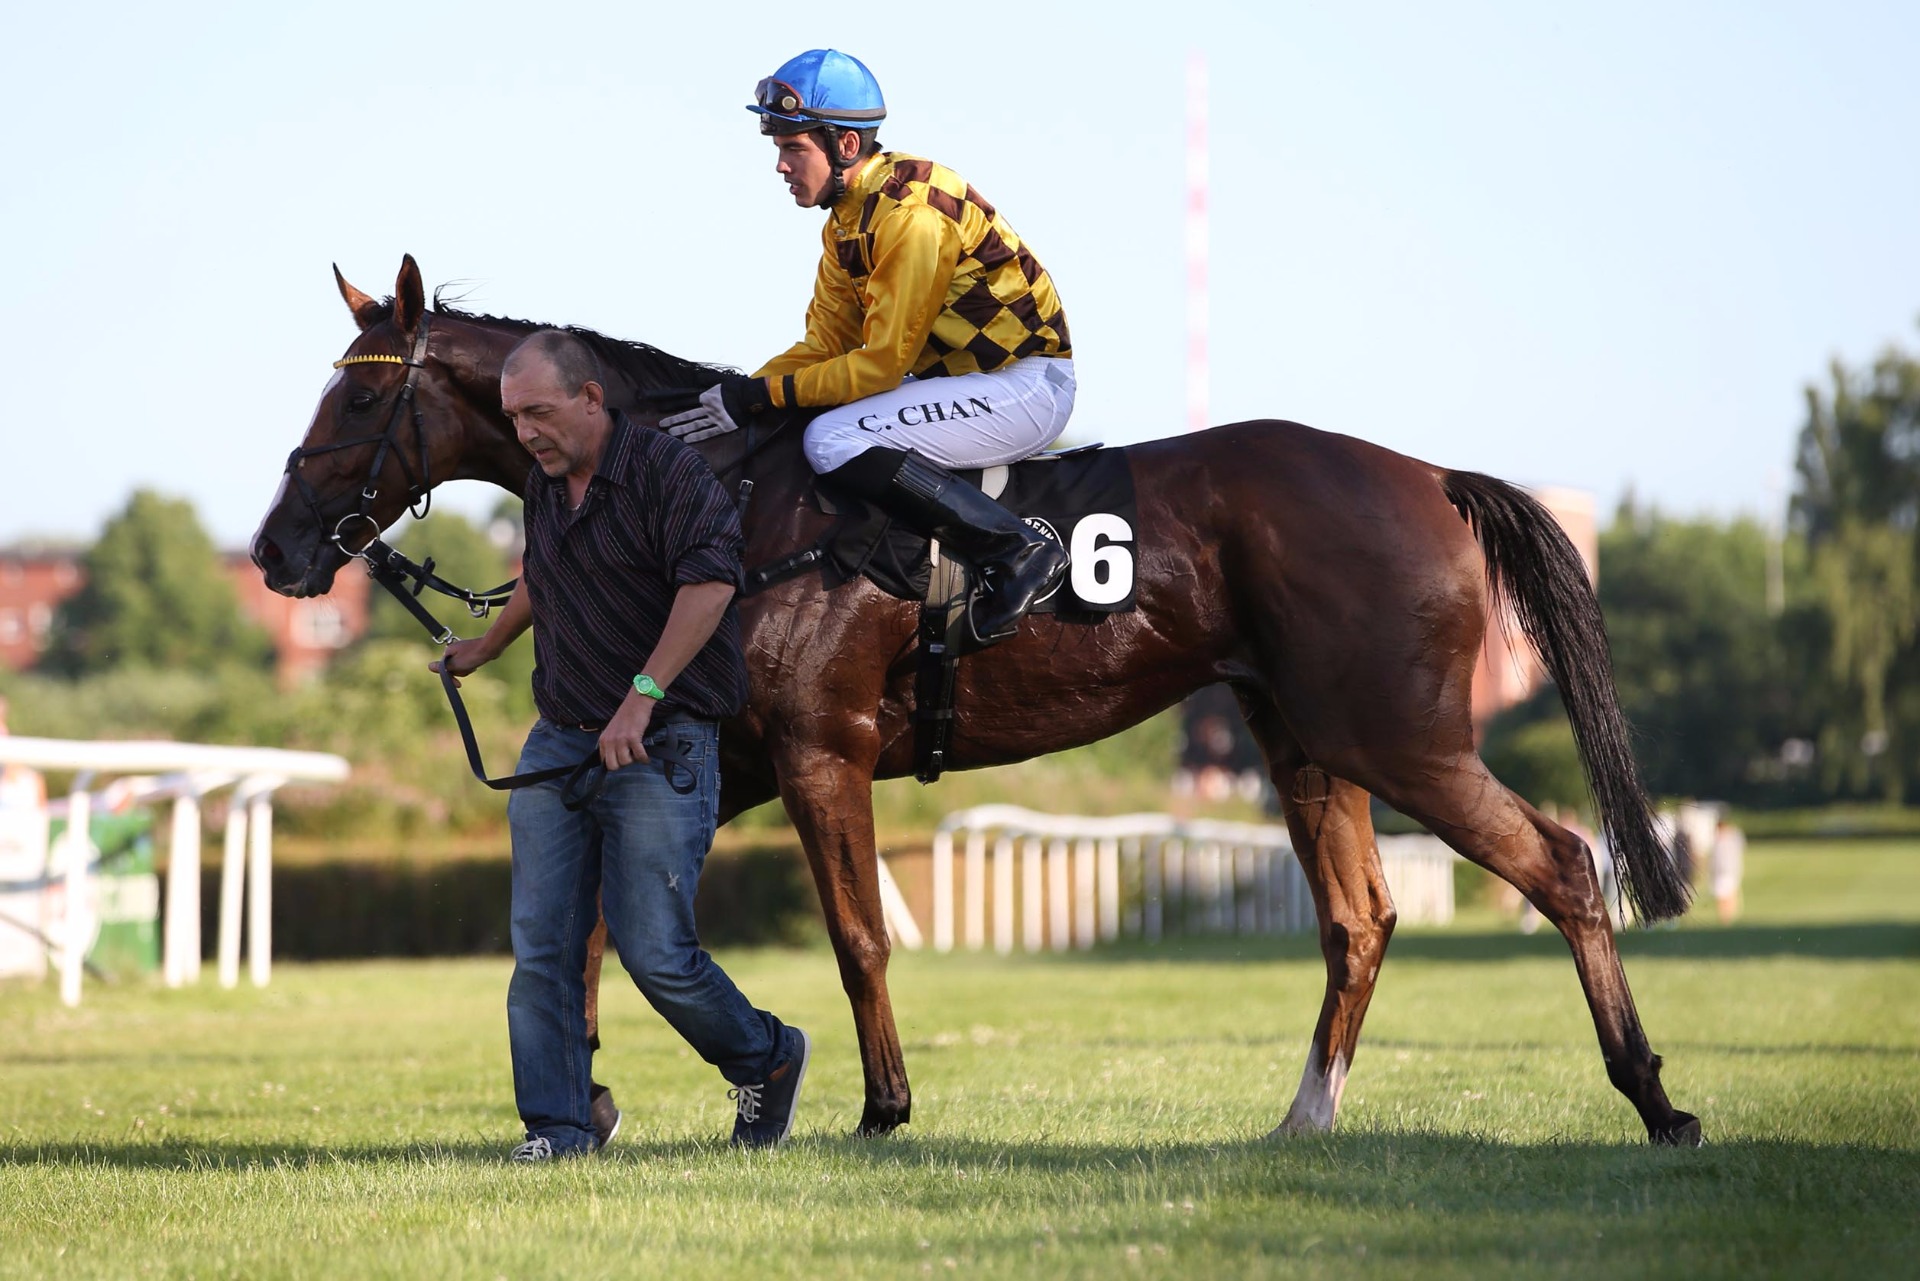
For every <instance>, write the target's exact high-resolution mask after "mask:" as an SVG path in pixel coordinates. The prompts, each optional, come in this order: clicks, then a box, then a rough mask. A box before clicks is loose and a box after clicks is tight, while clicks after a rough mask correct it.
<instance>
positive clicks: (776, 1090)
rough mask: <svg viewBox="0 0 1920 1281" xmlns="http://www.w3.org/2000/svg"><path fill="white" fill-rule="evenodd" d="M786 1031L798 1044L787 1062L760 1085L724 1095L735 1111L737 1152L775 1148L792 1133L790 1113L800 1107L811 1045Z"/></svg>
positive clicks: (798, 1032) (797, 1031)
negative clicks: (748, 1149) (742, 1149)
mask: <svg viewBox="0 0 1920 1281" xmlns="http://www.w3.org/2000/svg"><path fill="white" fill-rule="evenodd" d="M787 1031H788V1033H790V1034H791V1035H792V1037H793V1039H794V1040H795V1041H797V1042H798V1043H799V1044H798V1045H796V1046H795V1047H794V1049H793V1052H792V1053H790V1054H789V1055H788V1056H787V1061H786V1062H785V1063H782V1064H781V1065H780V1066H779V1068H777V1069H776V1070H775V1071H774V1074H773V1075H772V1076H770V1077H768V1078H767V1079H766V1080H764V1081H762V1082H761V1083H760V1084H758V1085H738V1086H735V1087H734V1088H733V1089H731V1090H728V1091H727V1097H728V1098H730V1099H732V1100H733V1101H734V1105H735V1107H736V1108H737V1109H738V1111H739V1116H738V1117H737V1118H735V1120H734V1123H733V1146H735V1147H737V1148H771V1147H777V1146H779V1145H780V1144H781V1143H784V1142H786V1138H787V1135H788V1133H789V1132H791V1131H792V1129H793V1113H794V1109H795V1108H797V1107H798V1106H799V1104H800V1087H801V1086H802V1085H803V1084H805V1082H806V1079H807V1060H808V1059H809V1058H810V1057H812V1055H813V1042H811V1041H809V1040H808V1039H807V1034H806V1033H805V1032H802V1031H801V1030H800V1029H799V1028H797V1027H790V1028H788V1029H787Z"/></svg>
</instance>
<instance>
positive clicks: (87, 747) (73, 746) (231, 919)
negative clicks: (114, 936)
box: [0, 736, 349, 1005]
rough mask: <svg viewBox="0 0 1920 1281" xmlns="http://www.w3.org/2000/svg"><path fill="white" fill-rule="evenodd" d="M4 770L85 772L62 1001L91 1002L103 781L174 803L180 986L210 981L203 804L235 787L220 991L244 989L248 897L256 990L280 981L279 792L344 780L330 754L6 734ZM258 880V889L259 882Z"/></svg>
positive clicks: (63, 854)
mask: <svg viewBox="0 0 1920 1281" xmlns="http://www.w3.org/2000/svg"><path fill="white" fill-rule="evenodd" d="M0 764H9V765H24V766H28V767H31V768H34V769H53V770H74V771H77V772H76V774H75V777H74V780H73V790H72V792H71V794H70V795H69V797H68V799H67V835H66V836H65V838H64V839H63V843H62V848H61V849H60V850H58V851H53V852H52V853H53V854H55V855H56V856H57V858H56V860H55V861H57V863H58V865H59V866H60V868H61V870H62V873H63V880H64V887H65V903H66V905H67V916H66V919H65V920H64V921H63V922H61V925H60V929H59V931H58V939H59V960H58V965H59V970H60V999H61V1000H62V1001H64V1002H65V1003H66V1004H68V1005H78V1004H79V1003H80V979H81V975H82V973H83V971H84V966H83V961H84V958H85V956H86V948H87V942H88V940H89V939H90V938H91V937H92V933H93V931H92V927H91V922H90V921H89V920H87V919H86V916H87V912H88V908H87V904H89V903H91V902H92V898H91V896H90V894H89V890H90V888H91V887H90V886H89V884H88V879H89V877H90V876H91V868H90V867H89V862H90V858H89V850H90V848H91V847H90V844H89V842H88V840H87V831H88V820H89V816H90V814H91V811H92V807H93V803H94V795H93V793H92V791H90V789H91V788H92V787H93V784H94V780H95V778H96V777H97V776H99V775H102V774H111V775H122V776H125V775H134V776H139V777H134V778H129V779H126V780H125V782H124V784H123V786H124V787H125V788H126V789H128V790H130V792H131V798H132V799H137V800H142V801H159V800H171V801H172V802H173V812H172V826H171V829H170V831H171V847H172V848H171V850H170V852H169V855H168V867H167V897H166V904H165V907H164V909H163V911H164V921H163V924H162V927H161V947H162V951H161V966H160V969H161V974H162V976H163V978H164V979H165V982H166V985H167V986H168V987H180V986H182V985H184V984H186V983H191V982H196V981H198V979H199V977H200V802H201V800H202V799H203V798H204V797H206V796H207V794H208V793H210V792H214V791H218V790H219V789H221V788H223V787H232V788H233V789H234V791H233V796H232V798H231V803H230V804H229V806H228V808H227V826H226V831H225V849H224V861H223V863H222V866H221V875H220V943H219V963H220V985H221V986H222V987H234V986H236V985H237V984H238V983H239V981H240V901H241V892H242V888H243V886H245V887H246V888H247V889H248V890H250V893H249V895H248V898H247V924H248V938H247V966H248V971H249V974H250V976H251V978H252V980H253V984H254V986H255V987H265V986H266V985H267V980H268V978H269V977H270V975H271V973H272V965H273V943H272V938H271V930H272V925H273V897H272V895H273V879H272V878H273V793H274V791H275V790H276V789H277V788H279V787H280V786H282V785H283V784H285V783H289V782H296V781H297V782H315V783H337V782H339V781H341V780H342V779H344V778H346V777H347V774H348V769H349V767H348V765H347V762H346V761H345V760H343V759H342V758H341V757H338V756H332V755H329V754H327V753H324V752H289V751H283V750H281V749H279V748H271V747H220V746H211V745H207V744H202V743H163V742H127V743H116V742H93V741H70V740H66V739H55V738H13V737H7V736H0ZM249 882H250V884H249Z"/></svg>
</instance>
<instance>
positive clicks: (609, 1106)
mask: <svg viewBox="0 0 1920 1281" xmlns="http://www.w3.org/2000/svg"><path fill="white" fill-rule="evenodd" d="M587 1098H588V1100H589V1103H588V1113H587V1115H588V1118H589V1119H590V1121H591V1123H592V1125H593V1136H594V1138H595V1139H597V1140H599V1146H600V1147H603V1148H604V1147H605V1146H607V1144H609V1143H611V1142H613V1136H614V1135H616V1134H618V1133H619V1132H620V1109H619V1108H618V1107H615V1106H614V1102H613V1091H612V1090H609V1089H608V1088H607V1087H606V1086H604V1085H602V1084H600V1082H598V1081H595V1082H593V1084H592V1085H591V1086H590V1087H589V1089H588V1091H587Z"/></svg>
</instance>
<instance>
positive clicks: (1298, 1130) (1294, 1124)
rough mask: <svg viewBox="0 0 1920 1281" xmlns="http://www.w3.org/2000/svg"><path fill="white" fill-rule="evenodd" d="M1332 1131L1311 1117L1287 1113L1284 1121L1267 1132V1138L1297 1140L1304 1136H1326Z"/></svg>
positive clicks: (1329, 1126) (1328, 1126) (1329, 1127)
mask: <svg viewBox="0 0 1920 1281" xmlns="http://www.w3.org/2000/svg"><path fill="white" fill-rule="evenodd" d="M1332 1129H1333V1127H1332V1126H1331V1125H1321V1124H1319V1123H1317V1122H1316V1121H1314V1120H1313V1119H1312V1118H1311V1117H1298V1116H1295V1115H1293V1114H1292V1113H1291V1112H1289V1113H1288V1114H1287V1119H1286V1120H1284V1121H1282V1122H1281V1123H1280V1124H1278V1125H1276V1126H1274V1127H1273V1128H1272V1129H1271V1130H1268V1131H1267V1138H1269V1139H1271V1140H1275V1141H1279V1140H1282V1139H1297V1138H1299V1137H1300V1136H1302V1135H1306V1134H1327V1133H1329V1132H1331V1131H1332Z"/></svg>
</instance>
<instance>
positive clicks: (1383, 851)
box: [934, 805, 1455, 953]
mask: <svg viewBox="0 0 1920 1281" xmlns="http://www.w3.org/2000/svg"><path fill="white" fill-rule="evenodd" d="M961 832H964V833H965V834H966V835H965V846H964V849H965V860H966V861H965V865H964V867H963V868H962V869H960V870H961V872H962V875H961V877H960V878H959V885H958V892H959V894H960V895H961V897H962V898H963V899H964V900H965V901H964V902H963V903H962V904H960V905H959V911H960V914H961V916H962V918H963V920H964V922H965V926H964V932H963V938H962V940H961V941H962V943H963V944H964V946H965V947H967V948H968V949H971V950H977V949H980V948H983V947H985V946H986V945H987V940H986V898H987V892H988V884H987V882H988V878H987V873H986V859H987V848H988V842H989V839H990V838H989V834H990V833H993V834H994V835H992V836H991V840H992V848H993V877H992V895H993V902H994V908H993V946H994V947H995V948H996V949H997V950H999V951H1001V952H1003V953H1004V952H1010V951H1012V950H1013V946H1014V934H1015V925H1014V916H1015V912H1016V908H1015V906H1014V901H1015V898H1016V895H1015V892H1014V891H1015V871H1014V852H1015V848H1016V846H1017V847H1018V849H1019V854H1020V871H1019V894H1018V896H1017V897H1018V899H1019V907H1018V909H1017V910H1018V914H1019V918H1020V934H1021V945H1022V946H1023V947H1025V948H1026V950H1028V951H1030V952H1037V951H1042V950H1052V951H1060V952H1064V951H1068V950H1070V949H1073V948H1086V947H1091V946H1093V944H1094V943H1095V942H1096V941H1112V940H1114V939H1117V938H1120V937H1121V936H1122V935H1127V936H1133V937H1139V938H1142V939H1146V940H1148V941H1157V940H1159V939H1162V938H1164V937H1166V935H1168V934H1170V933H1181V932H1214V933H1223V934H1267V933H1282V932H1292V931H1299V930H1311V929H1313V928H1314V926H1315V914H1314V907H1313V899H1312V895H1311V894H1310V893H1309V891H1308V888H1307V882H1306V876H1305V874H1304V873H1303V872H1302V871H1301V869H1300V865H1299V861H1298V860H1297V859H1296V858H1295V857H1294V853H1293V846H1292V840H1291V837H1290V836H1289V834H1288V832H1287V829H1286V828H1284V827H1281V826H1278V825H1275V824H1252V823H1226V822H1216V821H1213V820H1193V821H1188V822H1180V821H1176V820H1175V819H1173V818H1171V817H1170V816H1168V815H1164V814H1129V815H1122V816H1119V817H1115V818H1085V817H1079V816H1074V815H1057V814H1040V813H1035V812H1033V811H1031V810H1022V809H1018V808H1016V807H1013V806H1008V805H983V806H978V807H975V808H974V809H970V810H961V811H957V812H956V813H953V814H949V815H948V816H947V817H946V818H945V819H944V820H943V821H942V822H941V825H940V829H939V831H938V833H937V834H936V836H935V841H934V867H935V872H934V876H935V891H934V902H935V922H936V924H935V928H936V931H939V930H940V929H941V928H942V926H941V924H940V923H941V922H945V923H946V924H945V926H944V929H945V934H944V938H945V939H946V940H947V946H951V944H952V936H953V926H952V921H953V917H954V914H955V904H954V903H953V894H954V892H955V891H954V886H955V880H954V876H953V873H954V871H955V870H956V869H954V867H953V850H954V842H955V841H956V839H958V834H959V833H961ZM1379 851H1380V859H1381V866H1382V868H1383V870H1384V871H1385V874H1386V877H1387V881H1388V890H1389V892H1390V894H1391V895H1392V897H1393V899H1394V901H1395V902H1396V904H1398V906H1399V912H1400V919H1401V920H1402V921H1404V922H1406V923H1407V924H1445V923H1447V922H1450V921H1451V920H1452V919H1453V864H1454V861H1455V856H1454V854H1453V852H1452V851H1451V850H1449V849H1448V848H1447V847H1446V846H1445V845H1444V844H1443V843H1442V842H1440V841H1439V840H1438V839H1437V838H1435V837H1431V836H1403V837H1386V838H1381V840H1380V842H1379ZM943 885H944V886H946V887H947V889H946V892H945V894H944V895H943V894H942V892H941V889H940V887H941V886H943Z"/></svg>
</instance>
